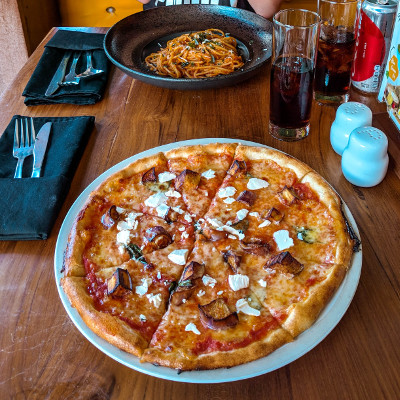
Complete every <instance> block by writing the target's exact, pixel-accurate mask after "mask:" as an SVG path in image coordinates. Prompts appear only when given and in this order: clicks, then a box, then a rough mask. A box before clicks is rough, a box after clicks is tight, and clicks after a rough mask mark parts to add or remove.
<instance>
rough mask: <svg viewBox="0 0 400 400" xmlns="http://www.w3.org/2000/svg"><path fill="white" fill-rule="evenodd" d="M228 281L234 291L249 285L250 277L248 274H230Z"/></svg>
mask: <svg viewBox="0 0 400 400" xmlns="http://www.w3.org/2000/svg"><path fill="white" fill-rule="evenodd" d="M228 281H229V286H230V287H231V289H232V290H233V291H234V292H236V291H238V290H240V289H244V288H247V287H249V277H248V276H247V275H242V274H236V275H229V277H228Z"/></svg>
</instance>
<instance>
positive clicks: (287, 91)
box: [269, 9, 320, 141]
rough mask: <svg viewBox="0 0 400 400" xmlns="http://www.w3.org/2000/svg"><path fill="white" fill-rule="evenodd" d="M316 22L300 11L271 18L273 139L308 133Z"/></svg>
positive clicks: (295, 137)
mask: <svg viewBox="0 0 400 400" xmlns="http://www.w3.org/2000/svg"><path fill="white" fill-rule="evenodd" d="M319 21H320V18H319V16H318V14H317V13H315V12H312V11H308V10H301V9H287V10H281V11H279V12H278V13H277V14H275V15H274V18H273V36H272V42H273V44H272V63H271V86H270V120H269V133H270V134H271V135H272V136H273V137H275V138H276V139H279V140H285V141H295V140H300V139H303V138H304V137H306V136H307V135H308V133H309V130H310V115H311V104H312V93H313V79H314V70H315V59H316V47H317V41H318V34H319Z"/></svg>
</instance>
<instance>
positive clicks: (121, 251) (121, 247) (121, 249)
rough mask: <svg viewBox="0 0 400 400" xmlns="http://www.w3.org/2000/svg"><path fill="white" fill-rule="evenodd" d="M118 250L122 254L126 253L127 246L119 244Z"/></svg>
mask: <svg viewBox="0 0 400 400" xmlns="http://www.w3.org/2000/svg"><path fill="white" fill-rule="evenodd" d="M118 251H119V253H120V254H124V253H125V247H124V246H123V245H122V244H121V245H119V246H118Z"/></svg>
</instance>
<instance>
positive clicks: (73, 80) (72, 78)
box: [61, 51, 81, 86]
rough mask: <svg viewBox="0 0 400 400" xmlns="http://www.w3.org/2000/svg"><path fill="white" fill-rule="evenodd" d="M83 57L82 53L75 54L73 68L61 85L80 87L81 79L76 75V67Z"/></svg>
mask: <svg viewBox="0 0 400 400" xmlns="http://www.w3.org/2000/svg"><path fill="white" fill-rule="evenodd" d="M80 56H81V53H80V52H78V51H77V52H75V53H74V58H73V60H72V63H71V67H70V68H69V72H68V74H67V75H65V77H64V80H63V81H62V82H61V85H64V86H69V85H78V84H79V78H78V77H77V73H76V65H77V64H78V60H79V57H80Z"/></svg>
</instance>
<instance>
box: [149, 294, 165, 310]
mask: <svg viewBox="0 0 400 400" xmlns="http://www.w3.org/2000/svg"><path fill="white" fill-rule="evenodd" d="M146 297H147V298H148V299H149V302H150V303H152V304H153V305H154V307H156V308H158V307H160V305H161V303H162V298H161V293H157V294H152V293H149V294H146Z"/></svg>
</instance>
